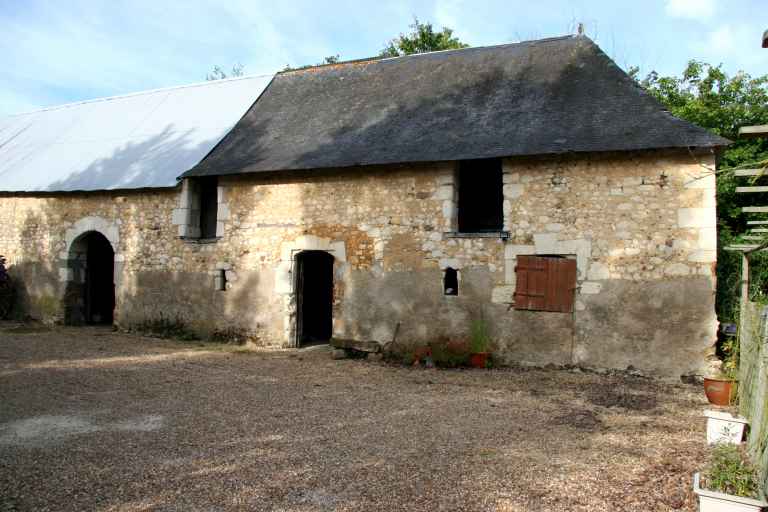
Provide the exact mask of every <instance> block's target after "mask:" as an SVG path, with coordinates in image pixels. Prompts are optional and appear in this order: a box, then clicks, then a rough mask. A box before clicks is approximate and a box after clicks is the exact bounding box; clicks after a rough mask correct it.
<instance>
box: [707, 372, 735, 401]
mask: <svg viewBox="0 0 768 512" xmlns="http://www.w3.org/2000/svg"><path fill="white" fill-rule="evenodd" d="M735 386H736V383H735V382H734V381H733V380H731V379H716V378H709V377H706V378H704V393H705V394H706V395H707V400H709V403H711V404H715V405H730V404H731V399H732V397H733V394H734V393H733V392H734V391H735V389H734V387H735Z"/></svg>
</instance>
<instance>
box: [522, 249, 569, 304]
mask: <svg viewBox="0 0 768 512" xmlns="http://www.w3.org/2000/svg"><path fill="white" fill-rule="evenodd" d="M515 273H516V275H517V285H516V288H515V309H528V310H532V311H556V312H560V313H570V312H572V311H573V300H574V296H575V292H576V261H575V260H572V259H567V258H553V257H542V256H518V257H517V267H516V268H515Z"/></svg>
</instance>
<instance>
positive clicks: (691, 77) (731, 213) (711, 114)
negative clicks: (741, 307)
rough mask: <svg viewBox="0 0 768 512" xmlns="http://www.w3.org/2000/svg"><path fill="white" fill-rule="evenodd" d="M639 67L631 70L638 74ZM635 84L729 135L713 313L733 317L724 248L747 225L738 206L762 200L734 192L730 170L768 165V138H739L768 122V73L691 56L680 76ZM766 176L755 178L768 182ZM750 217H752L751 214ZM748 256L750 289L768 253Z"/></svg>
mask: <svg viewBox="0 0 768 512" xmlns="http://www.w3.org/2000/svg"><path fill="white" fill-rule="evenodd" d="M637 74H638V69H637V68H632V69H631V70H630V75H632V76H634V77H635V78H637ZM639 83H640V85H641V86H642V87H643V88H645V90H647V91H648V92H649V93H650V94H652V95H653V96H654V97H655V98H656V99H657V100H659V101H660V102H661V103H662V104H663V105H665V106H666V107H667V109H669V111H670V112H671V113H672V114H674V115H675V116H677V117H680V118H682V119H685V120H687V121H690V122H692V123H694V124H697V125H699V126H702V127H704V128H707V129H709V130H711V131H713V132H714V133H717V134H718V135H722V136H723V137H726V138H729V139H731V140H732V141H733V144H732V145H730V146H729V147H728V148H726V149H725V150H724V151H723V152H722V154H721V155H720V157H719V161H718V168H719V169H718V171H717V215H718V250H719V252H718V268H717V281H718V292H717V293H718V295H717V302H718V313H719V315H720V319H721V320H722V321H731V320H734V319H735V315H736V303H737V298H738V290H739V284H740V281H741V276H740V256H739V255H738V254H734V253H731V252H727V251H724V250H723V248H724V247H725V246H727V245H729V244H731V243H732V242H734V241H738V240H739V235H740V234H741V233H743V232H744V231H745V230H746V229H747V223H746V221H747V218H746V216H745V215H744V214H743V213H741V207H742V206H747V205H752V204H763V205H764V204H765V203H766V200H765V197H764V195H763V194H736V186H737V185H738V184H741V185H744V184H746V183H745V178H736V177H734V175H733V173H732V172H728V170H730V169H735V168H745V167H757V168H760V167H765V166H766V165H768V140H765V139H744V138H739V137H738V131H739V127H741V126H748V125H758V124H768V75H765V76H761V77H757V78H752V77H751V76H750V75H748V74H747V73H743V72H739V73H737V74H736V75H734V76H732V77H731V76H728V74H726V73H725V72H724V71H723V70H722V66H711V65H709V64H705V63H703V62H698V61H690V62H689V63H688V65H687V67H686V68H685V70H684V71H683V73H682V76H680V77H675V76H660V75H659V74H658V73H656V72H651V73H649V74H648V75H647V76H646V77H645V78H644V79H642V80H639ZM766 176H767V177H766V178H758V179H757V180H761V181H768V172H766ZM750 218H751V219H754V218H755V217H754V216H752V217H750ZM752 260H753V270H754V272H753V276H752V281H753V283H754V285H755V286H754V292H755V293H765V290H766V289H768V257H766V256H763V255H756V256H754V257H753V258H752Z"/></svg>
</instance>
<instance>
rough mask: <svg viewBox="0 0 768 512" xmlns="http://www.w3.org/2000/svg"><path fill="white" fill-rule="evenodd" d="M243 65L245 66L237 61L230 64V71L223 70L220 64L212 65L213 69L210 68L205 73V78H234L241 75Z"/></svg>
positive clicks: (210, 79)
mask: <svg viewBox="0 0 768 512" xmlns="http://www.w3.org/2000/svg"><path fill="white" fill-rule="evenodd" d="M244 67H245V66H243V65H242V64H240V63H237V64H235V65H234V66H232V71H229V72H227V71H224V69H223V68H221V67H220V66H213V69H212V70H211V72H210V73H206V74H205V79H206V80H208V81H209V82H210V81H212V80H223V79H225V78H234V77H238V76H243V68H244Z"/></svg>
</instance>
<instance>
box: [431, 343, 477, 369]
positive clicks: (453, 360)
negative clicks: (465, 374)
mask: <svg viewBox="0 0 768 512" xmlns="http://www.w3.org/2000/svg"><path fill="white" fill-rule="evenodd" d="M430 348H431V349H432V360H433V361H434V362H435V366H438V367H441V368H458V367H460V366H465V365H466V364H467V362H468V360H469V346H468V345H467V342H466V341H463V340H448V339H440V340H437V341H435V342H432V343H430Z"/></svg>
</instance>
